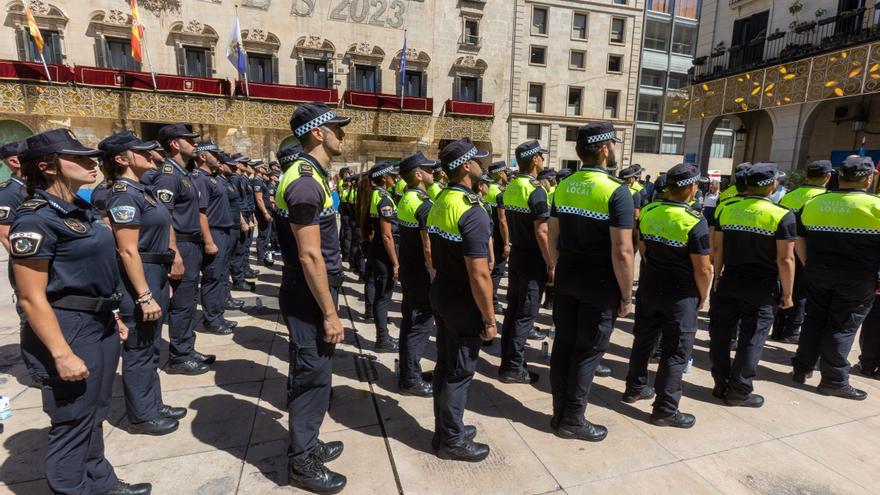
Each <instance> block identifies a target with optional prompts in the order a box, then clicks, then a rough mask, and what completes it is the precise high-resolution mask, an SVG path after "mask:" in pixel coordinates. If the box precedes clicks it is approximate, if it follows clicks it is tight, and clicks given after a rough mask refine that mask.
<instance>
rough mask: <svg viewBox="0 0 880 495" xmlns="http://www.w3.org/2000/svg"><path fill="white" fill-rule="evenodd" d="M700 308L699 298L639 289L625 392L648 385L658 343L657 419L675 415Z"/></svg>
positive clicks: (672, 292)
mask: <svg viewBox="0 0 880 495" xmlns="http://www.w3.org/2000/svg"><path fill="white" fill-rule="evenodd" d="M699 304H700V298H699V296H693V295H687V294H684V293H682V292H681V291H678V293H675V291H664V290H663V288H662V287H656V286H648V285H643V286H641V287H639V291H638V297H637V298H636V314H635V325H634V326H633V337H634V339H633V344H632V351H631V352H630V355H629V372H628V373H627V375H626V388H627V391H628V392H629V391H633V392H638V391H641V390H643V389H644V388H645V387H646V386H647V385H648V361H649V360H650V358H651V354H652V353H653V352H654V346H655V342H657V340H658V339H659V340H660V342H661V344H660V349H661V353H660V364H659V366H658V367H657V376H656V377H655V379H654V389H655V391H656V393H657V397H656V399H655V400H654V416H656V417H661V418H662V417H667V416H670V415H672V414H675V412H676V411H678V403H679V401H681V389H682V374H683V373H684V370H685V368H686V367H687V363H688V359H690V357H691V350H692V349H693V346H694V337H695V336H696V333H697V306H698V305H699Z"/></svg>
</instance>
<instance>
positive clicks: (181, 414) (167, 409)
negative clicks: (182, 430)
mask: <svg viewBox="0 0 880 495" xmlns="http://www.w3.org/2000/svg"><path fill="white" fill-rule="evenodd" d="M186 412H187V411H186V408H185V407H172V406H169V405H168V404H162V407H160V408H159V416H162V417H163V418H171V419H183V418H185V417H186Z"/></svg>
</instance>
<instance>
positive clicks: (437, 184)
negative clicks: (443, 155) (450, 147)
mask: <svg viewBox="0 0 880 495" xmlns="http://www.w3.org/2000/svg"><path fill="white" fill-rule="evenodd" d="M433 171H434V183H433V184H431V187H429V188H428V196H431V200H432V201H436V200H437V196H439V195H440V191H442V190H443V188H444V187H446V183H447V177H446V172H444V171H443V167H442V166H441V165H440V164H439V163H438V164H437V165H434V168H433Z"/></svg>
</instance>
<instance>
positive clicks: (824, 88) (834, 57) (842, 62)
mask: <svg viewBox="0 0 880 495" xmlns="http://www.w3.org/2000/svg"><path fill="white" fill-rule="evenodd" d="M867 59H868V45H862V46H857V47H853V48H851V49H847V50H842V51H839V52H833V53H828V54H825V55H819V56H816V57H813V68H812V72H811V73H810V85H809V86H808V88H807V100H808V101H815V100H825V99H828V98H839V97H841V96H852V95H857V94H861V92H862V82H863V81H864V76H865V64H866V63H867Z"/></svg>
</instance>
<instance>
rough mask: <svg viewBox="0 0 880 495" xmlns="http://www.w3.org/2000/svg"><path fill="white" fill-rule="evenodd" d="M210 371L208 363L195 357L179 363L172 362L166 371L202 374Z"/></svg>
mask: <svg viewBox="0 0 880 495" xmlns="http://www.w3.org/2000/svg"><path fill="white" fill-rule="evenodd" d="M207 372H208V365H206V364H204V363H200V362H198V361H196V360H194V359H188V360H186V361H181V362H179V363H170V364H169V365H168V368H166V369H165V373H168V374H169V375H201V374H202V373H207Z"/></svg>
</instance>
